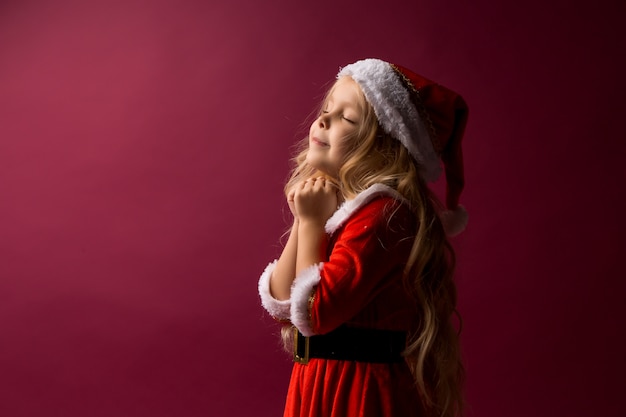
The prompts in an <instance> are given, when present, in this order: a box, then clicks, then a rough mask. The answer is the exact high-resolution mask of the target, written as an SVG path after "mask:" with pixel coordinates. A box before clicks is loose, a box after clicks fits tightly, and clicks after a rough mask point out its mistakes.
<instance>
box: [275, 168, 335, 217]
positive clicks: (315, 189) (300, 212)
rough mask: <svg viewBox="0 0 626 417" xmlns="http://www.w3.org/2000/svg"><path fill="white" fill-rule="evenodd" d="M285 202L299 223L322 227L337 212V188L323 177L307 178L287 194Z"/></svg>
mask: <svg viewBox="0 0 626 417" xmlns="http://www.w3.org/2000/svg"><path fill="white" fill-rule="evenodd" d="M287 201H288V203H289V208H290V209H291V212H292V214H293V215H294V217H295V218H296V219H298V220H299V221H301V222H307V221H310V222H315V223H318V224H321V225H324V224H326V221H327V220H328V219H329V218H330V216H332V215H333V213H334V212H335V211H336V210H337V203H338V199H337V187H336V186H335V185H334V184H333V183H332V182H331V181H328V180H326V178H324V177H316V178H309V179H308V180H306V181H302V182H301V183H299V184H297V185H296V186H295V187H294V188H293V189H292V190H291V191H290V192H289V194H288V195H287Z"/></svg>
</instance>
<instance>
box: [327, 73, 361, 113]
mask: <svg viewBox="0 0 626 417" xmlns="http://www.w3.org/2000/svg"><path fill="white" fill-rule="evenodd" d="M326 101H327V102H342V103H345V104H350V103H352V104H355V105H357V106H359V107H361V106H362V105H363V104H364V101H365V96H364V95H363V92H362V91H361V87H359V85H358V84H357V83H356V82H355V81H354V80H353V79H352V78H350V77H349V76H343V77H341V78H339V79H338V80H337V81H335V84H333V86H332V88H331V89H330V91H329V93H328V96H327V98H326Z"/></svg>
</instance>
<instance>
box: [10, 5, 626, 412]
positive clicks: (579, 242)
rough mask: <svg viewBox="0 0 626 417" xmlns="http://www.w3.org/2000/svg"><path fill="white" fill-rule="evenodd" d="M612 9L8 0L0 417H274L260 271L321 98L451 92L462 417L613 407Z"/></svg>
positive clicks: (617, 83) (617, 128)
mask: <svg viewBox="0 0 626 417" xmlns="http://www.w3.org/2000/svg"><path fill="white" fill-rule="evenodd" d="M625 12H626V10H625V8H624V2H620V1H617V0H616V1H612V2H611V1H607V0H601V1H596V2H593V3H588V2H585V3H582V2H581V3H580V4H579V5H576V4H574V3H573V2H566V1H553V2H544V1H539V0H533V1H531V2H513V1H500V2H494V1H491V0H476V1H473V2H463V1H453V0H443V1H442V0H425V1H387V2H384V3H381V2H367V1H354V2H352V4H350V2H336V1H334V0H321V1H317V2H312V3H310V4H309V3H303V2H297V1H293V0H275V1H274V0H270V1H259V2H253V1H243V0H235V1H232V0H230V1H226V0H222V1H209V2H207V1H201V0H197V1H191V0H177V1H174V0H159V1H148V0H146V1H138V0H130V1H126V0H124V1H121V0H118V1H88V2H87V1H80V0H75V1H70V0H57V1H43V0H40V1H36V0H31V1H29V0H23V1H18V0H14V1H8V0H5V1H3V2H1V3H0V415H2V416H8V417H22V416H63V417H79V416H80V417H83V416H90V417H94V416H102V417H110V416H152V417H161V416H163V417H164V416H187V417H192V416H207V415H208V416H219V415H228V416H248V415H254V416H268V417H269V416H278V415H281V409H282V404H283V398H284V395H285V390H286V386H287V382H288V377H289V369H290V363H289V358H288V357H287V356H286V355H283V353H282V352H281V351H280V348H279V345H278V341H277V337H276V333H277V330H278V329H277V327H276V326H275V324H274V323H272V321H271V320H269V319H268V318H267V316H266V315H265V314H264V313H263V311H262V310H261V307H260V303H259V301H258V296H257V293H256V284H257V278H258V276H259V274H260V272H261V271H262V269H263V268H264V267H265V265H266V264H267V262H269V261H270V260H272V259H273V258H274V257H275V256H276V255H277V254H278V253H279V252H280V246H279V245H278V243H277V242H278V239H279V237H280V235H281V234H282V232H283V231H284V230H285V228H286V227H287V224H288V223H287V221H288V220H287V217H288V216H287V215H286V214H285V206H284V204H283V197H282V191H281V189H282V183H283V181H284V179H285V176H286V173H287V166H288V164H287V160H288V158H289V156H290V153H291V149H290V146H291V144H292V143H293V142H294V141H295V140H296V139H298V138H299V137H300V136H301V135H302V134H303V132H304V131H305V130H306V127H303V124H302V123H303V120H305V119H306V118H307V116H308V114H309V112H310V111H311V110H312V109H313V107H314V106H315V104H316V102H317V100H318V99H319V97H320V95H321V93H322V91H323V87H324V85H326V83H327V82H328V81H329V80H331V79H332V77H333V76H334V74H335V73H336V71H337V69H338V68H339V66H341V65H345V64H347V63H350V62H352V61H354V60H356V59H360V58H365V57H372V56H374V57H381V58H384V59H387V60H390V61H393V62H397V63H399V64H402V65H404V66H407V67H410V68H412V69H415V70H416V71H419V72H422V73H423V74H424V75H426V76H429V77H431V78H434V79H436V80H438V81H440V82H442V83H444V84H446V85H448V86H449V87H452V88H454V89H456V90H458V91H459V92H461V93H462V94H463V95H464V96H465V97H466V99H467V101H468V103H469V105H470V108H471V116H470V123H469V126H468V130H467V134H466V138H465V147H464V151H465V157H466V176H467V188H466V192H465V193H464V195H463V197H462V200H463V203H464V204H465V205H466V207H467V208H468V210H469V212H470V224H469V227H468V229H467V231H466V233H465V234H463V235H461V236H460V237H458V238H456V239H455V241H454V243H455V246H456V248H457V251H458V258H459V260H458V275H457V277H458V283H459V291H460V308H461V312H462V314H463V317H464V319H465V326H464V329H463V343H464V345H463V347H464V355H465V358H466V365H467V371H468V381H467V393H468V403H469V412H468V415H470V416H472V415H475V416H529V415H532V416H550V417H552V416H565V415H567V416H592V415H598V416H600V415H601V416H605V417H612V416H615V417H617V416H621V415H623V412H622V410H621V407H620V408H618V401H619V399H620V398H621V397H622V391H623V388H624V383H623V378H624V377H623V375H624V374H625V373H626V365H625V361H624V358H623V355H624V352H626V342H625V338H624V335H623V331H624V325H623V321H622V319H623V317H624V313H623V308H624V305H625V304H626V303H625V302H626V296H625V290H626V288H625V283H624V281H625V278H626V274H624V272H623V267H622V264H623V260H624V258H625V256H626V251H625V246H626V245H625V244H624V233H625V232H626V230H625V222H624V220H623V218H624V214H623V213H624V212H625V211H626V206H625V199H624V193H623V191H622V190H623V183H624V179H625V178H624V177H625V175H624V174H625V170H624V155H626V152H625V146H624V142H625V135H624V131H623V130H622V125H623V122H622V119H623V115H622V113H623V112H624V110H625V107H624V93H626V91H625V83H624V81H623V78H622V75H623V74H624V72H625V70H626V67H625V65H624V60H623V58H622V56H623V53H622V52H621V51H622V50H623V48H624V45H625V44H626V42H625V40H626V39H625V36H624V29H623V22H622V20H623V17H624V16H625V15H626V13H625Z"/></svg>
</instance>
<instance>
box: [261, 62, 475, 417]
mask: <svg viewBox="0 0 626 417" xmlns="http://www.w3.org/2000/svg"><path fill="white" fill-rule="evenodd" d="M466 119H467V106H466V105H465V102H464V101H463V99H462V98H461V97H460V96H459V95H457V94H456V93H454V92H452V91H450V90H448V89H447V88H445V87H443V86H441V85H438V84H436V83H434V82H432V81H430V80H427V79H426V78H423V77H421V76H419V75H417V74H415V73H413V72H411V71H409V70H407V69H405V68H402V67H400V66H396V65H392V64H389V63H387V62H384V61H381V60H377V59H366V60H363V61H358V62H356V63H354V64H351V65H348V66H346V67H345V68H343V69H341V71H339V74H338V75H337V81H336V82H335V83H334V85H333V86H332V87H331V88H330V90H329V91H328V93H327V95H326V97H325V99H324V101H323V104H322V106H321V109H320V112H319V116H318V118H317V119H316V120H315V121H314V122H313V124H312V125H311V128H310V133H309V136H308V137H307V138H306V139H305V140H304V141H303V143H302V150H301V152H300V153H299V155H298V156H297V157H296V158H295V163H296V164H295V168H294V170H293V172H292V174H291V178H290V180H289V181H288V183H287V185H286V187H285V194H286V197H287V201H288V204H289V207H290V209H291V212H292V214H293V225H292V227H291V232H290V234H289V238H288V240H287V243H286V245H285V247H284V250H283V252H282V254H281V256H280V258H279V259H278V260H276V261H274V262H272V263H271V264H269V266H268V267H267V268H266V269H265V271H264V272H263V274H262V275H261V278H260V280H259V294H260V296H261V301H262V304H263V307H264V308H265V309H266V310H267V311H268V312H269V313H270V314H271V315H272V316H273V317H275V318H276V319H277V320H280V321H281V322H284V323H285V325H286V328H288V329H289V330H288V331H287V332H283V333H284V334H285V333H287V334H288V335H289V334H290V335H292V338H291V340H289V343H288V344H289V345H290V346H292V348H293V352H294V362H296V363H294V367H293V372H292V376H291V382H290V385H289V390H288V394H287V401H286V407H285V414H284V415H285V417H302V416H311V417H313V416H315V417H326V416H330V417H340V416H341V417H352V416H364V417H378V416H384V417H386V416H402V417H411V416H446V417H447V416H455V415H457V414H460V412H461V411H462V405H463V401H462V395H461V383H462V380H463V367H462V365H461V361H460V354H459V340H458V337H457V331H456V330H455V328H454V326H453V318H454V317H453V316H454V315H455V313H456V289H455V285H454V282H453V280H452V275H453V269H454V253H453V250H452V248H451V246H450V244H449V243H448V240H447V237H446V233H447V234H448V235H452V234H456V233H458V232H459V231H460V230H462V229H463V228H464V226H465V224H466V222H467V213H466V212H465V211H464V209H463V208H462V207H461V206H459V205H458V199H459V195H460V193H461V190H462V188H463V182H464V181H463V164H462V153H461V146H460V142H461V137H462V135H463V130H464V128H465V122H466ZM441 161H443V165H444V167H445V171H446V181H447V194H446V205H447V209H442V208H441V207H440V205H439V204H437V203H436V199H435V198H434V197H433V195H432V194H431V193H430V191H429V190H428V188H427V187H426V182H427V181H434V180H435V179H437V178H438V176H439V174H440V170H441ZM287 339H289V338H287Z"/></svg>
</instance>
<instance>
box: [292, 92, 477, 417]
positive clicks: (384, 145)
mask: <svg viewBox="0 0 626 417" xmlns="http://www.w3.org/2000/svg"><path fill="white" fill-rule="evenodd" d="M333 88H334V86H333V87H331V88H330V90H329V91H328V93H327V95H326V98H325V100H324V102H325V101H326V100H327V99H328V96H329V95H330V94H331V93H332V91H333ZM359 101H360V103H359V106H360V110H361V111H360V112H359V113H360V120H359V123H358V124H359V126H360V128H359V129H358V130H357V132H356V133H355V134H353V135H351V137H350V138H348V139H350V140H349V143H350V147H349V149H348V151H347V156H346V158H345V160H344V161H343V165H342V166H341V168H340V170H339V174H338V177H337V178H333V179H332V180H334V181H335V182H336V184H337V186H338V188H339V191H340V193H341V195H342V196H343V197H344V198H345V199H351V198H353V197H355V196H356V195H357V194H359V193H360V192H362V191H364V190H366V189H367V188H369V187H370V186H372V185H374V184H385V185H387V186H389V187H391V188H393V189H395V190H397V191H398V192H399V193H400V194H401V195H402V196H403V197H404V198H405V199H406V200H407V201H408V202H409V204H410V207H411V210H412V212H413V214H414V215H415V217H416V219H417V221H418V225H419V226H418V230H417V234H416V236H415V240H414V242H413V247H412V249H411V253H410V255H409V258H408V260H407V263H406V267H405V271H404V278H405V285H406V288H407V290H408V291H409V292H410V294H411V295H412V296H413V297H414V298H415V300H416V303H417V305H418V307H419V309H420V310H421V320H420V323H421V324H420V326H419V328H418V329H417V330H416V332H415V334H412V335H409V337H408V346H407V348H406V350H405V352H404V354H405V358H406V361H407V363H408V364H409V367H410V368H411V371H412V373H413V376H414V379H415V382H416V385H417V388H418V391H419V394H420V397H421V400H422V403H423V405H424V406H425V408H426V409H427V410H429V411H430V413H431V414H432V415H437V416H442V417H453V416H455V415H457V414H461V412H462V410H463V396H462V384H463V380H464V375H465V371H464V368H463V365H462V363H461V357H460V356H461V355H460V346H459V337H458V332H457V330H456V329H455V327H454V325H453V322H452V321H453V319H454V317H455V316H456V317H458V312H457V310H456V301H457V300H456V297H457V295H456V286H455V284H454V281H453V273H454V266H455V255H454V250H453V248H452V246H451V245H450V243H449V242H448V239H447V237H446V235H445V232H444V230H443V226H442V224H441V221H440V220H439V215H438V212H439V210H440V209H441V204H440V203H439V202H438V200H437V198H436V197H435V196H434V195H433V194H432V193H431V192H430V190H429V189H428V187H427V186H426V184H425V182H424V181H423V180H422V178H421V177H420V175H419V171H420V170H419V165H418V163H417V161H416V160H415V159H414V158H413V157H412V156H411V155H410V154H409V152H408V150H407V149H406V148H405V147H404V146H402V144H401V143H400V142H399V141H398V140H396V139H395V138H393V137H391V136H390V135H388V134H386V133H385V132H384V131H383V130H382V128H381V127H380V125H379V123H378V120H377V118H376V115H375V114H374V110H373V109H372V107H371V106H370V105H369V103H368V102H367V101H366V99H365V97H364V96H363V95H362V93H361V99H360V100H359ZM307 149H308V139H304V140H303V141H302V142H301V143H300V152H299V154H298V155H297V156H296V157H295V158H294V159H293V162H294V165H295V166H294V169H293V171H292V173H291V176H290V178H289V180H288V182H287V184H286V185H285V193H286V194H287V193H289V191H290V190H291V188H292V187H294V186H295V184H297V183H298V182H299V181H301V180H303V179H306V178H310V177H312V176H315V175H319V172H317V171H316V170H315V169H314V168H313V167H311V166H309V165H308V164H307V163H306V153H307ZM285 333H286V332H283V334H285Z"/></svg>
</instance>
